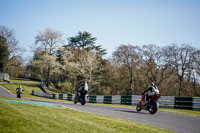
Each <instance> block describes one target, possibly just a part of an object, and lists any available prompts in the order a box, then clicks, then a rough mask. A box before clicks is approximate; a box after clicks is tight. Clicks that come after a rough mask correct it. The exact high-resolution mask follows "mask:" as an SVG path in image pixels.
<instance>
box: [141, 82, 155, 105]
mask: <svg viewBox="0 0 200 133" xmlns="http://www.w3.org/2000/svg"><path fill="white" fill-rule="evenodd" d="M145 93H147V94H146V95H145V103H146V102H147V103H148V102H149V99H150V98H151V97H152V96H153V94H155V93H156V94H159V90H158V87H157V86H156V85H155V84H154V82H150V86H149V87H148V88H147V89H146V90H144V91H143V92H142V93H141V94H142V95H144V94H145Z"/></svg>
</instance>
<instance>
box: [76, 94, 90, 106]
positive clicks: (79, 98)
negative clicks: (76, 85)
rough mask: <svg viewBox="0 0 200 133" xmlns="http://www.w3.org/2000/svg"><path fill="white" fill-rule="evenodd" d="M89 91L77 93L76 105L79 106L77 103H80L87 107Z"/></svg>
mask: <svg viewBox="0 0 200 133" xmlns="http://www.w3.org/2000/svg"><path fill="white" fill-rule="evenodd" d="M87 92H88V91H87V90H82V91H80V92H76V93H75V97H74V104H77V102H80V103H81V105H85V103H86V98H87Z"/></svg>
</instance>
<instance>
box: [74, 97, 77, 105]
mask: <svg viewBox="0 0 200 133" xmlns="http://www.w3.org/2000/svg"><path fill="white" fill-rule="evenodd" d="M77 102H78V99H77V96H75V98H74V104H77Z"/></svg>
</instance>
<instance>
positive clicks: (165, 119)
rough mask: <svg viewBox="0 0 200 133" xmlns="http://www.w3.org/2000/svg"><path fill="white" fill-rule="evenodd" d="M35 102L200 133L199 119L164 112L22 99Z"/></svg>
mask: <svg viewBox="0 0 200 133" xmlns="http://www.w3.org/2000/svg"><path fill="white" fill-rule="evenodd" d="M0 96H4V97H15V96H14V95H13V94H11V93H10V92H8V91H7V90H5V89H3V88H2V87H0ZM24 99H28V100H30V101H35V102H45V103H51V104H54V105H59V106H62V107H65V108H71V109H75V110H79V111H84V112H90V113H95V114H100V115H106V116H114V117H118V118H122V119H126V120H130V121H135V122H138V123H144V124H148V125H152V126H156V127H160V128H164V129H170V130H173V131H175V132H179V133H200V117H194V116H187V115H179V114H172V113H166V112H159V111H158V112H157V113H156V114H154V115H151V114H149V113H148V112H147V111H141V112H139V113H138V112H137V111H136V110H135V109H129V108H122V107H110V106H95V105H87V103H86V105H84V106H82V105H80V104H76V105H75V104H72V103H64V102H55V101H45V100H37V99H30V98H24Z"/></svg>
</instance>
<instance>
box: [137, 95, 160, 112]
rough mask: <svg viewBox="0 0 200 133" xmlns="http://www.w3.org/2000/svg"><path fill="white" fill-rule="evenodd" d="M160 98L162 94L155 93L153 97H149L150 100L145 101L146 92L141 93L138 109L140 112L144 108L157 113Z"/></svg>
mask: <svg viewBox="0 0 200 133" xmlns="http://www.w3.org/2000/svg"><path fill="white" fill-rule="evenodd" d="M159 98H160V94H158V93H157V94H156V93H155V94H153V95H152V96H151V98H149V100H148V101H149V102H147V103H145V94H142V95H141V100H140V101H139V102H138V104H137V106H136V110H137V111H138V112H139V111H141V110H142V109H143V110H147V111H149V113H150V114H155V113H156V112H157V111H158V108H159V103H158V99H159Z"/></svg>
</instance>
